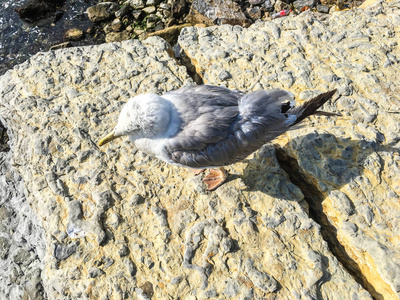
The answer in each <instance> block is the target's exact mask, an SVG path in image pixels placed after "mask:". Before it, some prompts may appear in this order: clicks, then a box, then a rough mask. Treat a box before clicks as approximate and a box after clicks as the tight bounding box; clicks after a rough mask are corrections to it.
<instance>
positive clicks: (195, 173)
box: [189, 169, 206, 176]
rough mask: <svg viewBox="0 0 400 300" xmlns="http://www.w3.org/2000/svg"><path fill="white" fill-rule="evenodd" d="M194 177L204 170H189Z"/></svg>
mask: <svg viewBox="0 0 400 300" xmlns="http://www.w3.org/2000/svg"><path fill="white" fill-rule="evenodd" d="M189 170H190V172H192V173H193V174H194V175H195V176H197V175H199V174H201V173H203V172H204V171H205V170H206V169H189Z"/></svg>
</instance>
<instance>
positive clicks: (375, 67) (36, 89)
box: [0, 1, 400, 299]
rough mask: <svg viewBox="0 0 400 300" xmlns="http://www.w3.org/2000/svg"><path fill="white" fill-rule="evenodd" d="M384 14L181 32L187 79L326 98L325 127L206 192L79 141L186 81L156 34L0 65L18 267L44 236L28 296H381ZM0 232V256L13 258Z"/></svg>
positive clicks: (388, 125)
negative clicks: (22, 241) (145, 98)
mask: <svg viewBox="0 0 400 300" xmlns="http://www.w3.org/2000/svg"><path fill="white" fill-rule="evenodd" d="M132 2H133V1H132ZM399 6H400V3H399V1H394V2H391V3H378V4H377V5H376V6H374V7H372V8H371V9H367V10H365V11H362V10H352V11H347V12H338V13H334V14H333V15H331V16H328V17H326V16H325V17H322V16H320V15H314V14H311V13H306V14H303V15H301V16H299V17H287V18H282V19H278V20H274V21H272V22H267V23H261V22H260V23H257V24H254V25H252V26H251V27H250V28H248V29H243V28H241V27H239V26H233V27H232V26H228V25H225V26H221V27H211V28H193V27H189V28H185V29H183V32H182V33H181V36H180V39H179V44H180V47H181V48H182V52H183V55H186V58H187V59H189V60H190V61H191V63H192V65H193V66H194V67H195V69H196V70H197V72H198V74H199V75H200V76H201V77H202V79H203V81H204V82H205V83H212V84H220V83H223V84H225V85H227V86H229V87H231V88H239V89H243V90H255V89H260V88H272V87H283V88H285V89H288V90H290V91H291V92H294V93H295V94H298V95H299V97H300V99H308V98H310V97H312V95H314V94H315V93H317V92H319V91H326V90H328V89H331V88H338V90H339V93H338V94H340V95H341V98H339V99H334V101H333V102H334V105H332V104H330V105H326V109H327V110H329V111H336V112H341V113H342V114H343V117H342V118H329V119H327V118H326V117H324V118H322V117H315V118H313V119H312V120H311V122H309V123H308V125H309V126H308V127H307V128H303V129H300V130H298V131H293V132H290V133H288V134H287V135H286V136H284V137H282V138H281V139H279V140H277V141H276V145H275V146H274V145H272V144H268V145H265V146H264V147H263V148H262V149H261V150H260V151H258V152H257V153H256V154H254V155H252V156H251V157H249V158H248V160H246V161H244V162H241V163H238V164H235V165H233V166H231V167H230V174H231V175H230V179H229V181H228V182H227V183H225V184H224V185H223V186H221V187H220V188H218V189H217V190H216V191H215V192H206V191H205V187H204V186H203V183H202V182H201V180H200V178H199V177H193V176H192V175H191V174H189V172H188V171H187V170H185V169H183V168H178V167H174V166H168V165H166V164H164V163H162V162H160V161H158V160H157V159H153V158H150V157H148V156H146V155H144V154H143V153H141V152H139V151H137V150H136V149H134V148H133V147H132V145H131V144H130V143H129V142H128V141H127V140H125V139H121V140H119V141H115V143H112V144H110V145H109V146H106V147H105V148H102V149H99V148H98V147H97V143H96V142H97V141H98V139H99V138H100V137H101V136H103V135H104V133H106V132H108V131H109V130H110V129H111V128H112V127H113V125H114V124H115V122H116V119H117V116H118V113H119V110H120V107H121V105H122V104H123V103H124V102H125V101H126V100H127V99H128V98H129V97H131V96H133V95H135V94H138V93H144V92H154V93H163V92H165V91H168V90H172V89H176V88H178V87H180V86H182V85H187V84H193V81H192V79H191V78H190V77H189V75H188V73H187V72H186V68H185V67H183V66H179V64H178V63H177V62H176V60H175V59H174V58H173V57H171V55H172V54H173V51H172V49H171V48H170V47H169V46H168V44H167V43H165V42H164V41H163V40H161V39H160V38H156V37H152V38H149V39H147V40H145V41H143V42H139V41H126V42H122V43H115V44H106V45H101V46H93V47H84V48H69V49H62V50H58V51H55V52H48V53H39V54H37V55H36V56H34V57H33V58H32V59H31V60H29V61H27V62H26V63H24V64H22V65H19V66H17V67H15V68H14V69H13V70H11V71H8V72H7V73H6V74H5V75H4V76H2V77H1V78H0V87H1V88H0V117H1V119H2V121H4V124H5V125H6V126H7V128H8V130H9V131H10V140H11V144H10V146H11V152H9V154H7V155H9V156H10V157H7V161H10V164H11V166H12V168H11V167H10V169H11V172H15V173H14V174H17V173H18V174H20V175H15V176H17V177H16V178H17V179H14V182H20V183H19V184H22V181H21V180H20V179H19V177H18V176H21V178H22V180H23V182H24V183H25V186H24V189H25V193H24V194H25V195H26V199H27V202H29V204H30V206H31V207H32V210H33V212H34V213H35V214H36V215H37V217H38V219H39V220H41V225H42V226H43V230H44V237H43V238H42V237H41V235H40V234H38V232H40V230H35V231H34V232H35V233H31V234H30V235H29V233H28V232H27V233H26V235H27V236H32V235H34V234H36V238H35V240H36V241H37V243H38V245H39V246H35V245H37V244H33V245H34V246H31V247H32V249H38V250H33V251H29V252H28V253H29V254H30V255H31V254H32V253H38V254H37V258H35V259H33V260H32V261H33V262H32V263H30V264H28V267H30V268H31V266H34V264H35V263H37V266H40V264H41V262H42V261H43V260H42V257H43V255H42V254H40V253H41V252H40V251H39V250H40V249H43V248H44V246H43V245H42V241H43V240H44V241H45V242H46V250H45V255H44V267H43V269H42V278H43V281H42V283H40V282H38V286H40V284H41V285H42V286H43V288H44V290H45V294H44V293H42V294H40V292H37V293H38V294H39V295H46V297H48V298H49V299H78V298H83V297H86V298H89V299H108V298H115V299H117V298H139V299H146V298H151V297H153V298H154V299H168V298H172V299H176V298H182V299H197V298H199V299H204V298H213V297H218V298H219V299H227V298H235V299H272V298H275V299H303V298H306V299H338V298H341V299H372V297H371V295H372V296H374V297H375V298H377V299H396V298H397V297H398V296H399V291H400V289H399V283H398V278H400V276H399V265H398V261H399V251H400V250H399V243H398V236H399V233H398V230H399V218H398V215H399V211H400V207H399V198H398V197H399V194H400V191H399V186H400V184H399V181H398V176H397V174H398V171H399V170H398V169H399V160H400V158H399V153H398V148H399V145H398V143H399V141H400V136H399V135H400V134H399V132H400V130H399V128H398V126H399V124H400V122H399V115H398V114H397V113H398V107H399V106H398V101H399V99H398V95H399V94H400V93H399V85H398V81H396V79H397V78H398V77H397V76H398V74H397V72H398V66H399V63H398V62H399V58H400V53H399V46H398V42H397V41H398V40H399V35H400V33H399V29H400V18H399V15H400V14H399ZM370 25H371V26H370ZM372 25H373V26H372ZM378 37H379V39H378ZM382 37H383V38H382ZM16 172H17V173H16ZM15 176H14V177H15ZM10 189H11V190H12V191H14V190H18V191H19V190H21V189H20V188H19V187H18V186H16V187H11V188H10ZM10 189H9V190H10ZM19 195H21V194H19ZM18 197H19V196H14V197H9V198H5V199H10V200H7V201H6V202H7V203H11V201H13V200H11V199H14V198H18ZM7 205H8V204H7ZM10 205H11V204H10ZM11 206H12V205H11ZM14 207H15V206H14ZM14 210H15V209H14ZM11 216H12V215H11ZM32 218H33V217H32ZM11 220H15V217H14V219H13V218H11ZM21 220H23V218H21ZM29 220H30V219H29ZM12 222H14V221H12ZM21 222H22V221H21ZM22 223H23V224H26V223H27V222H26V221H24V222H22ZM28 223H29V222H28ZM7 224H8V223H7ZM24 226H25V225H24ZM24 226H22V224H21V225H19V226H18V228H20V227H21V228H24ZM5 228H6V229H7V230H8V229H9V228H12V226H6V227H5ZM28 228H29V226H28ZM31 228H32V227H31ZM6 229H5V230H6ZM330 235H331V236H333V237H335V238H336V240H335V239H330V238H329V236H330ZM1 236H2V237H5V239H4V238H3V239H0V247H2V248H0V255H3V253H6V254H4V255H6V256H7V257H13V261H14V263H16V264H17V263H18V262H20V261H29V262H30V260H25V258H24V257H25V256H24V255H26V253H24V252H23V251H21V252H20V251H18V250H17V251H14V250H13V249H14V248H12V247H14V245H16V246H15V247H16V248H15V249H17V248H18V243H16V242H14V241H13V242H12V243H10V241H11V238H10V237H9V236H5V235H3V233H1ZM325 240H326V241H325ZM2 245H3V246H2ZM10 245H11V246H10ZM35 247H36V248H35ZM1 249H3V250H1ZM35 251H36V252H35ZM19 252H20V253H19ZM25 252H26V251H25ZM0 257H1V256H0ZM6 263H8V265H10V264H11V261H9V262H7V261H6ZM2 266H3V265H2ZM39 269H40V267H39ZM3 270H6V272H10V273H9V274H7V275H6V276H3V277H0V280H1V284H0V286H2V287H3V286H4V287H6V288H5V289H4V290H2V291H1V293H2V294H0V296H3V295H4V297H8V295H10V294H11V292H12V288H10V287H9V285H8V282H7V280H9V278H12V276H10V274H11V271H10V268H9V267H7V268H3ZM39 272H40V270H39ZM24 273H25V272H24ZM27 274H28V272H27ZM17 277H18V275H17ZM24 282H25V281H24ZM20 289H21V290H23V289H24V286H23V285H21V288H20ZM33 290H34V291H39V290H38V289H36V290H35V289H33ZM20 295H21V296H20ZM18 297H19V298H20V299H22V294H18V295H17V297H16V299H18Z"/></svg>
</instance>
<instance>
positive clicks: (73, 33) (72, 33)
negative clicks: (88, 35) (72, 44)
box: [63, 28, 83, 41]
mask: <svg viewBox="0 0 400 300" xmlns="http://www.w3.org/2000/svg"><path fill="white" fill-rule="evenodd" d="M63 37H64V39H65V40H69V41H78V40H80V39H81V38H83V31H82V30H81V29H78V28H73V29H69V30H67V31H66V32H65V33H64V34H63Z"/></svg>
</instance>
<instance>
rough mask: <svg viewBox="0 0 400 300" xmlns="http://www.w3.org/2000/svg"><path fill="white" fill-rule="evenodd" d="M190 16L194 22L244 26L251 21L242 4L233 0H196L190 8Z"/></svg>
mask: <svg viewBox="0 0 400 300" xmlns="http://www.w3.org/2000/svg"><path fill="white" fill-rule="evenodd" d="M188 18H189V19H190V20H191V22H192V23H194V24H196V23H204V24H207V25H215V24H216V25H221V24H231V25H242V26H243V25H246V24H249V21H248V20H247V19H246V16H245V15H244V13H243V12H242V10H241V8H240V6H239V5H238V4H237V3H236V2H234V1H231V0H228V1H220V0H218V1H207V0H195V1H194V2H193V4H192V6H191V8H190V13H189V16H188Z"/></svg>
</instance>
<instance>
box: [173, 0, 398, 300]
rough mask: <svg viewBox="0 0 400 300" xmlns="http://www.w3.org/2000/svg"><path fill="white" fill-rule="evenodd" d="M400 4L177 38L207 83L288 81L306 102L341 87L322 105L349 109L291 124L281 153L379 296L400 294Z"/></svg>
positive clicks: (347, 258) (192, 31)
mask: <svg viewBox="0 0 400 300" xmlns="http://www.w3.org/2000/svg"><path fill="white" fill-rule="evenodd" d="M399 6H400V2H399V1H391V2H388V3H387V2H384V1H378V2H376V3H375V4H374V5H373V6H371V7H370V8H367V9H365V10H362V9H353V10H349V11H345V12H335V13H333V14H332V15H329V16H326V15H319V14H313V13H311V12H306V13H303V14H301V15H300V16H298V17H285V18H281V19H278V20H273V21H270V22H259V23H256V24H253V25H252V26H251V27H250V28H248V29H243V28H241V27H239V26H233V27H232V26H228V25H225V26H220V27H209V28H193V27H191V28H185V29H184V30H183V31H182V33H181V36H180V39H179V44H180V46H181V48H182V50H183V54H184V55H186V56H187V57H188V58H189V59H190V60H191V61H192V64H193V65H194V67H195V68H196V71H197V73H198V74H199V75H200V76H201V77H202V78H203V80H204V82H205V83H210V84H218V83H221V82H223V84H224V85H226V86H227V87H230V88H237V89H241V90H257V89H263V88H284V89H288V90H290V91H291V92H293V93H294V94H297V95H299V98H300V99H301V100H305V99H310V98H311V97H312V96H313V95H316V94H317V93H319V92H324V91H328V90H330V89H334V88H336V89H338V95H340V96H341V97H340V98H339V99H337V98H338V97H335V98H334V99H333V101H332V103H330V104H327V105H325V107H324V109H325V110H327V111H334V112H340V113H341V114H342V115H343V116H342V117H340V118H326V117H314V118H312V119H311V122H309V123H308V126H307V128H303V129H301V130H298V131H292V132H289V133H288V134H287V135H285V136H284V137H282V138H281V139H279V140H278V141H277V142H276V143H277V144H278V145H279V146H278V147H279V148H280V150H279V155H278V156H279V157H280V161H281V164H286V170H287V171H288V175H289V176H290V178H291V180H292V181H293V183H296V184H298V186H299V187H301V188H302V190H303V192H304V194H305V196H306V198H308V200H309V201H308V202H309V203H310V206H311V207H310V210H311V209H313V210H314V211H315V213H316V214H319V215H320V218H321V221H322V222H325V226H323V231H324V230H325V231H326V233H325V236H333V237H335V238H336V239H337V241H336V242H340V244H341V245H342V246H343V247H344V248H343V249H344V251H343V249H336V251H337V255H339V256H342V257H341V258H340V259H341V261H342V262H347V267H348V269H349V270H353V271H354V272H355V273H357V274H359V276H360V278H361V279H362V280H363V282H364V286H367V287H368V286H369V290H370V291H371V293H372V294H373V295H374V296H375V297H376V298H377V299H383V298H384V299H398V298H399V297H400V281H399V280H400V246H399V245H400V244H399V234H400V231H399V230H400V218H399V216H400V202H399V196H400V189H399V187H400V181H399V176H398V174H399V171H400V163H399V161H400V154H399V148H400V145H399V141H400V125H399V124H400V117H399V107H400V96H399V95H400V85H399V78H400V77H399V71H400V65H399V62H400V45H399V41H400V9H399ZM227 74H229V76H227ZM296 174H297V176H296ZM299 175H300V176H299ZM296 177H297V178H296ZM301 185H302V186H301Z"/></svg>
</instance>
